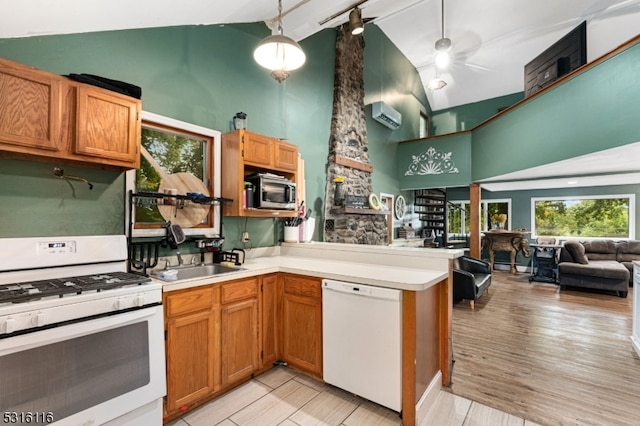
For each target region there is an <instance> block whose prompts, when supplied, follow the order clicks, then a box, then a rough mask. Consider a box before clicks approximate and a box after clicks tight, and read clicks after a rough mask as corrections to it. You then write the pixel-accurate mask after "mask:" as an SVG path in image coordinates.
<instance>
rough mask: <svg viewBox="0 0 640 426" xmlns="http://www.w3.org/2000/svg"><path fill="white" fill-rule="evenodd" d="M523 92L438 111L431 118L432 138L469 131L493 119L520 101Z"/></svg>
mask: <svg viewBox="0 0 640 426" xmlns="http://www.w3.org/2000/svg"><path fill="white" fill-rule="evenodd" d="M523 98H524V92H519V93H513V94H511V95H505V96H499V97H497V98H492V99H487V100H484V101H480V102H474V103H471V104H466V105H460V106H457V107H453V108H447V109H440V110H438V111H435V112H434V113H433V115H432V116H431V123H430V124H431V132H430V133H429V134H430V135H432V136H436V135H444V134H447V133H454V132H461V131H464V130H471V129H473V128H474V127H476V126H478V125H479V124H480V123H482V122H483V121H485V120H487V119H489V118H491V117H493V116H494V115H496V114H497V113H498V112H500V110H502V109H503V108H506V107H510V106H511V105H513V104H515V103H517V102H519V101H521V100H522V99H523Z"/></svg>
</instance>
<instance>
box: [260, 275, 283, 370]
mask: <svg viewBox="0 0 640 426" xmlns="http://www.w3.org/2000/svg"><path fill="white" fill-rule="evenodd" d="M260 296H261V297H260V327H259V332H260V343H261V345H262V347H261V350H260V370H267V369H269V368H271V367H272V366H273V363H274V362H276V361H277V360H278V356H279V351H278V328H277V326H278V274H269V275H264V276H263V277H262V282H261V283H260Z"/></svg>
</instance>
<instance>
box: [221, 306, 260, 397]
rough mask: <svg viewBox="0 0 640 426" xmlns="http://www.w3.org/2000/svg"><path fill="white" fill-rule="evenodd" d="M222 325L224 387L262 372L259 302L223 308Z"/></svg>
mask: <svg viewBox="0 0 640 426" xmlns="http://www.w3.org/2000/svg"><path fill="white" fill-rule="evenodd" d="M220 322H221V333H222V336H221V340H220V342H221V343H220V345H221V347H222V386H223V387H224V386H227V385H229V384H231V383H234V382H237V381H239V380H242V379H245V378H248V377H251V374H252V373H253V372H254V371H255V370H257V369H258V332H257V328H258V300H257V299H255V298H254V299H249V300H244V301H241V302H235V303H232V304H229V305H223V306H222V316H221V321H220Z"/></svg>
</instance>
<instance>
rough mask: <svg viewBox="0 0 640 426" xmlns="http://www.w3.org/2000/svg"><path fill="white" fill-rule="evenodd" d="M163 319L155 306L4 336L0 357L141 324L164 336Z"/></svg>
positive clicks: (159, 308) (0, 343)
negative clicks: (147, 322)
mask: <svg viewBox="0 0 640 426" xmlns="http://www.w3.org/2000/svg"><path fill="white" fill-rule="evenodd" d="M154 316H155V317H154ZM162 318H163V314H162V305H157V306H151V307H148V308H144V309H137V310H135V311H129V312H124V313H118V314H116V315H109V316H104V317H98V318H94V319H89V320H80V321H79V322H74V323H71V324H67V325H61V326H58V327H52V328H47V329H43V330H38V331H34V332H32V333H25V334H20V335H17V336H6V337H4V338H2V339H0V357H1V356H4V355H9V354H12V353H16V352H21V351H25V350H29V349H32V348H36V347H39V346H45V345H48V344H52V343H56V342H60V341H63V340H70V339H73V338H76V337H81V336H86V335H87V334H93V333H98V332H100V331H105V330H111V329H114V328H117V327H122V326H123V325H127V324H133V323H136V322H141V321H149V322H150V326H155V327H157V324H160V330H161V331H160V333H163V328H164V325H163V321H162ZM156 332H157V331H156Z"/></svg>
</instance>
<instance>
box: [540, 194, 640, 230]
mask: <svg viewBox="0 0 640 426" xmlns="http://www.w3.org/2000/svg"><path fill="white" fill-rule="evenodd" d="M531 210H532V211H534V212H535V214H534V215H533V220H532V222H533V223H532V226H531V229H532V234H533V235H535V236H553V237H580V238H598V237H600V238H631V239H633V238H635V224H634V219H633V218H635V196H634V195H633V194H625V195H614V196H611V195H606V196H584V197H557V198H555V197H554V198H532V199H531Z"/></svg>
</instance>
